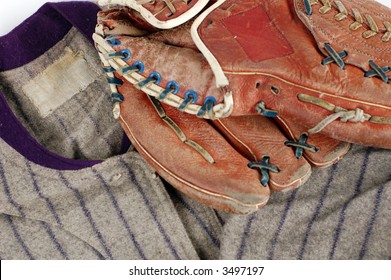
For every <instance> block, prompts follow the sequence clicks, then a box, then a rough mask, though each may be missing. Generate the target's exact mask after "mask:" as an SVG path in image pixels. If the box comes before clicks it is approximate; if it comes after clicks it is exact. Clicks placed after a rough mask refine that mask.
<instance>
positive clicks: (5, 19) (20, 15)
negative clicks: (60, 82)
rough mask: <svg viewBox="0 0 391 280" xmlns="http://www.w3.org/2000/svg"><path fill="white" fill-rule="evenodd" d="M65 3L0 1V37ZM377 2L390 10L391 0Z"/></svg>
mask: <svg viewBox="0 0 391 280" xmlns="http://www.w3.org/2000/svg"><path fill="white" fill-rule="evenodd" d="M66 1H70V0H0V36H2V35H5V34H7V33H8V32H9V31H11V30H12V29H13V28H14V27H16V26H17V25H19V24H20V23H21V22H22V21H23V20H25V19H26V18H28V17H29V16H30V15H32V14H33V13H34V12H35V11H36V10H38V9H39V7H41V6H42V5H43V4H44V3H45V2H66ZM73 1H82V0H73ZM377 1H378V2H380V3H383V4H384V5H386V6H388V7H390V8H391V0H377ZM93 2H94V1H93ZM95 2H97V1H95Z"/></svg>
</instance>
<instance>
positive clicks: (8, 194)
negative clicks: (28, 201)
mask: <svg viewBox="0 0 391 280" xmlns="http://www.w3.org/2000/svg"><path fill="white" fill-rule="evenodd" d="M0 179H1V181H2V185H3V189H4V193H5V196H6V198H7V200H8V202H9V203H10V204H11V205H12V206H13V207H14V208H15V209H17V211H18V213H19V215H20V216H21V217H24V216H25V215H24V212H23V209H22V206H21V205H19V204H18V203H17V202H16V201H15V200H14V199H13V197H12V194H11V190H10V186H9V184H8V181H7V177H6V176H5V173H4V169H3V165H2V163H1V160H0Z"/></svg>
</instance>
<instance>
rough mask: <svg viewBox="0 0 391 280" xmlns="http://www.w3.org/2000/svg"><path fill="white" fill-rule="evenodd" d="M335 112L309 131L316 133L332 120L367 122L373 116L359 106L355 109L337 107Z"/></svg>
mask: <svg viewBox="0 0 391 280" xmlns="http://www.w3.org/2000/svg"><path fill="white" fill-rule="evenodd" d="M335 112H336V113H334V114H332V115H330V116H328V117H326V118H325V119H324V120H323V121H321V122H320V123H319V124H318V125H317V126H315V127H314V128H312V129H310V130H309V131H308V133H310V134H316V133H318V132H321V131H322V130H323V129H324V128H325V127H326V126H328V125H329V124H331V123H332V122H334V121H336V120H337V119H340V120H341V121H342V122H354V123H358V122H365V121H368V120H369V119H370V118H371V116H370V115H368V114H365V113H364V111H363V110H362V109H359V108H357V109H356V110H354V111H347V110H346V109H344V108H341V107H336V109H335Z"/></svg>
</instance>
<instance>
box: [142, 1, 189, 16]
mask: <svg viewBox="0 0 391 280" xmlns="http://www.w3.org/2000/svg"><path fill="white" fill-rule="evenodd" d="M191 1H192V0H182V2H184V3H185V4H186V5H189V4H190V2H191ZM136 2H137V4H140V5H144V4H151V5H153V4H155V3H156V0H136ZM163 2H164V3H165V4H166V6H167V8H168V9H169V10H170V12H171V14H169V16H172V15H174V14H175V13H176V9H175V6H174V0H163Z"/></svg>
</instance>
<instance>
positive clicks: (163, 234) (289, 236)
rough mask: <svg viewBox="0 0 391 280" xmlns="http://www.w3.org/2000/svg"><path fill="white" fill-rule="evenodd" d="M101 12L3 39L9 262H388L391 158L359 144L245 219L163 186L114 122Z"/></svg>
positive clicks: (1, 230) (45, 12) (67, 15)
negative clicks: (96, 36)
mask: <svg viewBox="0 0 391 280" xmlns="http://www.w3.org/2000/svg"><path fill="white" fill-rule="evenodd" d="M98 10H99V8H98V7H97V6H96V5H95V4H92V3H90V2H67V3H66V2H64V3H57V4H53V3H48V4H45V5H44V6H43V7H42V8H41V9H39V10H38V11H37V12H36V13H35V14H34V15H32V16H31V17H30V18H28V19H26V21H25V22H24V23H22V24H21V25H20V26H18V27H17V28H16V29H14V30H13V31H12V32H10V33H9V34H7V35H6V36H3V37H0V138H1V139H0V259H390V258H391V237H390V234H389V233H390V231H391V203H390V202H391V189H390V188H391V152H390V151H389V150H383V149H376V148H369V147H362V146H357V145H354V146H353V147H352V149H351V150H350V152H349V154H348V155H346V156H345V158H344V159H342V160H341V161H340V162H339V163H337V164H335V165H333V166H331V167H329V168H326V169H314V171H313V174H312V176H311V178H310V179H309V180H308V182H307V183H306V184H305V185H303V186H302V187H300V188H299V189H297V190H295V191H292V192H288V193H272V195H271V199H270V201H269V203H268V204H267V205H266V206H265V207H264V208H262V209H260V210H259V211H257V212H255V213H253V214H251V215H248V216H242V215H232V214H225V213H221V212H217V211H214V210H213V209H211V208H209V207H206V206H204V205H201V204H199V203H198V202H196V201H194V200H192V199H190V198H188V197H186V196H184V195H182V194H181V193H179V192H178V191H176V190H174V189H173V188H172V187H171V186H169V185H168V184H167V183H165V182H162V180H161V179H160V178H159V177H158V175H156V173H155V172H154V171H153V170H152V169H151V167H149V166H148V165H147V164H146V163H145V161H144V160H143V159H142V158H141V157H140V155H139V154H138V153H137V151H135V150H134V149H133V148H132V146H130V143H129V141H128V140H127V139H126V138H124V136H123V135H124V134H123V131H122V129H121V127H120V125H119V124H118V123H117V121H116V120H114V118H113V117H112V112H111V110H112V105H111V98H110V89H109V86H108V85H107V81H106V76H105V73H104V71H103V70H102V66H101V64H100V61H99V58H98V55H97V53H96V50H95V48H94V47H93V44H92V40H91V36H92V33H93V31H94V27H95V24H96V13H97V12H98ZM157 137H158V136H157ZM222 180H224V178H222Z"/></svg>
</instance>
